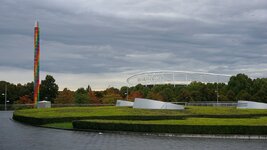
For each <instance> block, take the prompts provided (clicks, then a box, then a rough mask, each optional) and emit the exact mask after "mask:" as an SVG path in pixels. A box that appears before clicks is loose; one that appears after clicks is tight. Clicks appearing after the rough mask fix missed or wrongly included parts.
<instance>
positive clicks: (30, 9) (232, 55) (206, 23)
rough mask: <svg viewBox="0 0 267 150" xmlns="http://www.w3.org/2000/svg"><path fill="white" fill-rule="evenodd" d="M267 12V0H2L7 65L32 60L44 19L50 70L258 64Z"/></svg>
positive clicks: (27, 65) (0, 28) (233, 68)
mask: <svg viewBox="0 0 267 150" xmlns="http://www.w3.org/2000/svg"><path fill="white" fill-rule="evenodd" d="M266 12H267V2H266V1H264V0H255V1H241V0H236V1H231V0H226V1H210V0H201V1H179V0H171V1H168V2H167V1H163V0H162V1H160V0H157V1H155V0H148V1H136V0H134V1H132V0H116V1H106V2H105V3H104V2H101V1H85V0H77V1H63V0H46V1H33V0H25V1H23V2H22V1H18V0H13V1H10V0H2V1H1V2H0V20H1V23H0V33H1V34H0V51H1V53H4V54H3V55H1V56H0V65H1V66H10V67H18V68H23V69H31V68H32V59H33V48H32V45H33V44H32V36H33V24H34V21H35V19H38V20H39V21H40V26H41V63H42V64H41V69H43V70H44V71H48V72H56V73H77V74H79V73H95V74H101V73H121V72H134V71H147V70H166V69H167V70H190V71H205V72H215V73H226V74H227V73H238V72H239V71H240V72H241V71H244V70H242V68H243V67H247V68H248V69H249V70H253V69H254V68H256V70H258V69H260V68H258V65H259V64H260V66H262V67H264V66H266V64H267V59H266V57H267V56H266V52H267V51H266V50H267V45H266V42H267V30H266V23H267V21H266V20H267V15H266ZM248 66H249V67H248ZM261 75H262V74H261Z"/></svg>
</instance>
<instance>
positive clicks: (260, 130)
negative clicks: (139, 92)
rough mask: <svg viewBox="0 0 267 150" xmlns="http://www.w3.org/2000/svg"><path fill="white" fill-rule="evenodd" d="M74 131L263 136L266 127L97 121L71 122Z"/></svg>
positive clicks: (266, 132) (266, 131)
mask: <svg viewBox="0 0 267 150" xmlns="http://www.w3.org/2000/svg"><path fill="white" fill-rule="evenodd" d="M73 127H74V128H75V129H84V130H86V129H89V130H109V131H131V132H151V133H182V134H247V135H255V134H256V135H265V134H267V126H264V125H263V126H249V125H178V124H176V125H175V124H156V123H151V124H148V123H141V122H136V123H133V122H112V121H111V122H107V121H106V120H105V121H99V120H86V121H73Z"/></svg>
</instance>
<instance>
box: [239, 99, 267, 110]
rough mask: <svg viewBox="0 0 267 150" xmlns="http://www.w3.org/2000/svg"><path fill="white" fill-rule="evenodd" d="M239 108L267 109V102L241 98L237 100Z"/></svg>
mask: <svg viewBox="0 0 267 150" xmlns="http://www.w3.org/2000/svg"><path fill="white" fill-rule="evenodd" d="M237 108H240V109H267V104H266V103H259V102H252V101H243V100H239V101H238V102H237Z"/></svg>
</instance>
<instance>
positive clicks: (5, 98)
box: [5, 85, 7, 111]
mask: <svg viewBox="0 0 267 150" xmlns="http://www.w3.org/2000/svg"><path fill="white" fill-rule="evenodd" d="M6 98H7V85H5V111H7V108H6Z"/></svg>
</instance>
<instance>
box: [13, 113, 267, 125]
mask: <svg viewBox="0 0 267 150" xmlns="http://www.w3.org/2000/svg"><path fill="white" fill-rule="evenodd" d="M261 116H266V115H263V114H258V115H255V114H251V115H186V116H89V117H53V118H51V117H50V118H49V117H48V118H38V117H28V116H23V115H19V114H16V113H15V114H13V119H14V120H16V121H20V122H23V123H27V124H31V125H42V124H49V123H60V122H72V121H74V120H86V119H88V120H90V119H105V120H181V119H186V118H192V117H194V118H254V117H261Z"/></svg>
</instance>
